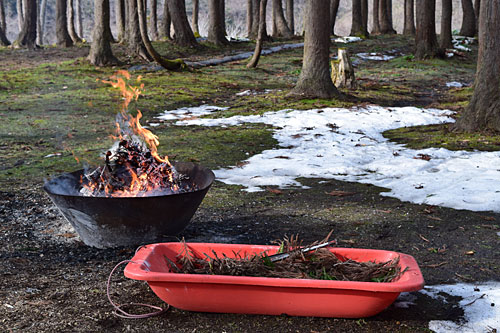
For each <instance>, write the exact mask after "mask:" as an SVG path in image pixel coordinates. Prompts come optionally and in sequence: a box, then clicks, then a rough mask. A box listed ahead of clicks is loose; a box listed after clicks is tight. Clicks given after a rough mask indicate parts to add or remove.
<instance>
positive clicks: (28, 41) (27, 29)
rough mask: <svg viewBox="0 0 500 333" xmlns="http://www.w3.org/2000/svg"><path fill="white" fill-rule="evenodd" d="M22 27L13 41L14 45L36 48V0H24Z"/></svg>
mask: <svg viewBox="0 0 500 333" xmlns="http://www.w3.org/2000/svg"><path fill="white" fill-rule="evenodd" d="M25 9H26V10H25V12H24V21H23V28H22V29H21V31H20V32H19V35H18V36H17V40H16V41H15V42H14V43H13V44H14V46H15V47H26V48H29V49H35V48H36V24H37V22H36V0H26V8H25Z"/></svg>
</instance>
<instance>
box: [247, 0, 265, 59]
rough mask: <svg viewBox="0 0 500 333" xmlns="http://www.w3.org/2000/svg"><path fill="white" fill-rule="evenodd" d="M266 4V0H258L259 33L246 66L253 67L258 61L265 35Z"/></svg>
mask: <svg viewBox="0 0 500 333" xmlns="http://www.w3.org/2000/svg"><path fill="white" fill-rule="evenodd" d="M266 6H267V0H261V1H260V8H259V35H258V36H257V44H255V51H254V52H253V56H252V59H250V62H249V63H248V65H247V68H255V67H257V64H258V63H259V59H260V55H261V53H262V44H263V43H264V39H265V37H266V36H265V35H266Z"/></svg>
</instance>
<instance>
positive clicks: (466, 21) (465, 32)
mask: <svg viewBox="0 0 500 333" xmlns="http://www.w3.org/2000/svg"><path fill="white" fill-rule="evenodd" d="M462 13H463V16H462V28H461V29H460V35H461V36H467V37H474V36H475V35H476V16H475V14H474V7H473V6H472V0H462Z"/></svg>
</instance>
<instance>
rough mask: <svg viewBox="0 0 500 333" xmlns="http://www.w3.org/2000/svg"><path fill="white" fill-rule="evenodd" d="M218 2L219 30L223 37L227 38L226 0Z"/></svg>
mask: <svg viewBox="0 0 500 333" xmlns="http://www.w3.org/2000/svg"><path fill="white" fill-rule="evenodd" d="M219 1H220V17H221V20H220V25H221V29H222V31H223V32H224V37H225V36H227V31H226V0H219Z"/></svg>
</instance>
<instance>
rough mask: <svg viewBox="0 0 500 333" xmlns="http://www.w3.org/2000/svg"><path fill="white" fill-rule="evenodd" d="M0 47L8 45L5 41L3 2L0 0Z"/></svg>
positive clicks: (5, 23)
mask: <svg viewBox="0 0 500 333" xmlns="http://www.w3.org/2000/svg"><path fill="white" fill-rule="evenodd" d="M0 45H1V46H8V45H10V41H9V40H8V39H7V21H6V20H5V6H4V3H3V0H0Z"/></svg>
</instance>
